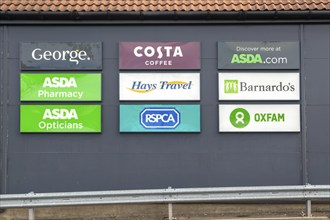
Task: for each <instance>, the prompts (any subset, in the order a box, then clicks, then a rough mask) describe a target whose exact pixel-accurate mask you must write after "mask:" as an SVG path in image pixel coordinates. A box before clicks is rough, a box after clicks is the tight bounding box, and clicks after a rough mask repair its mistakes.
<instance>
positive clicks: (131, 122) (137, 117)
mask: <svg viewBox="0 0 330 220" xmlns="http://www.w3.org/2000/svg"><path fill="white" fill-rule="evenodd" d="M200 131H201V129H200V105H151V104H150V105H120V132H200Z"/></svg>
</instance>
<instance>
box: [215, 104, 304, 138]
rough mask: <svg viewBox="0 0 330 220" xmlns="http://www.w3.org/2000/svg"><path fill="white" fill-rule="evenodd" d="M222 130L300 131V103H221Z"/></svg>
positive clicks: (220, 123) (220, 124) (220, 121)
mask: <svg viewBox="0 0 330 220" xmlns="http://www.w3.org/2000/svg"><path fill="white" fill-rule="evenodd" d="M219 131H220V132H300V105H299V104H294V105H286V104H283V105H257V104H255V105H226V104H223V105H222V104H221V105H219Z"/></svg>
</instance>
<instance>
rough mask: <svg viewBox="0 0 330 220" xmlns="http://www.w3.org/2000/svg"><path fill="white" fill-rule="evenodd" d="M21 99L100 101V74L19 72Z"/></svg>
mask: <svg viewBox="0 0 330 220" xmlns="http://www.w3.org/2000/svg"><path fill="white" fill-rule="evenodd" d="M21 101H101V74H99V73H91V74H88V73H86V74H85V73H84V74H80V73H74V74H69V73H46V74H43V73H42V74H41V73H21Z"/></svg>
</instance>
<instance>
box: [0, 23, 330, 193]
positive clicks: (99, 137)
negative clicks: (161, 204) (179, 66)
mask: <svg viewBox="0 0 330 220" xmlns="http://www.w3.org/2000/svg"><path fill="white" fill-rule="evenodd" d="M0 31H1V33H0V39H1V41H0V45H1V48H2V50H4V51H5V53H4V54H2V55H1V56H2V58H3V61H1V65H2V66H1V68H0V70H1V80H2V81H1V84H2V86H3V87H4V88H3V90H2V91H1V92H2V94H1V101H2V102H1V107H2V108H1V114H2V116H3V117H4V118H2V122H1V123H2V124H3V125H4V128H3V129H2V134H1V138H2V140H1V141H2V142H1V144H2V145H1V153H2V156H1V163H2V165H3V166H2V169H1V178H2V179H1V181H0V182H1V184H2V185H1V186H2V193H26V192H30V191H34V192H56V191H83V190H116V189H141V188H165V187H168V186H172V187H213V186H214V187H221V186H258V185H293V184H303V183H304V182H305V181H304V177H307V179H308V180H307V181H308V182H309V183H311V184H330V180H329V178H330V177H329V172H330V170H329V167H330V166H329V165H330V164H329V163H330V162H329V161H330V159H329V157H330V156H329V154H330V151H329V133H330V131H329V127H330V125H329V123H330V122H329V120H330V119H329V117H330V116H329V115H330V107H329V102H330V100H329V83H330V82H329V66H330V56H329V50H330V49H329V48H330V42H329V39H330V25H328V24H323V25H316V24H310V25H275V24H272V25H271V24H269V25H267V24H264V25H251V24H250V25H145V26H143V25H116V26H110V25H109V26H106V25H103V26H97V25H93V26H92V25H91V26H83V25H80V26H60V25H56V26H55V25H49V26H48V25H42V26H32V25H23V26H19V25H15V26H7V27H0ZM22 41H24V42H47V41H48V42H70V41H71V42H72V41H73V42H74V41H101V42H103V58H104V60H103V71H102V74H103V101H102V106H103V114H102V121H103V125H102V126H103V132H102V134H20V133H19V104H20V101H19V73H20V70H19V42H22ZM120 41H200V42H201V50H202V53H201V55H202V68H201V101H200V104H201V126H202V132H201V133H197V134H196V133H194V134H185V133H176V134H173V133H172V134H170V133H166V134H155V133H145V134H141V133H139V134H136V133H135V134H120V133H119V119H118V116H119V112H118V111H119V101H118V100H119V92H118V85H119V82H118V79H119V75H118V74H119V70H118V54H119V51H118V45H119V42H120ZM217 41H300V42H301V56H302V64H301V87H302V88H301V89H302V94H301V97H302V98H301V101H300V103H302V104H303V106H302V107H301V108H302V115H303V116H302V117H303V119H304V121H305V122H306V124H302V132H301V133H219V132H218V104H219V102H218V91H217V90H218V84H217V77H218V74H217V72H218V70H217ZM6 48H8V52H9V53H8V54H6V50H7V49H6ZM4 63H5V65H4ZM7 78H8V81H3V80H6V79H7ZM7 94H8V96H7ZM153 103H157V102H153ZM296 103H299V102H296ZM7 117H8V118H7ZM6 119H8V121H7V120H6ZM305 126H306V127H305ZM7 128H8V138H7V135H6V133H5V132H4V131H6V130H7ZM304 134H306V135H307V136H306V139H305V138H304ZM7 142H8V143H7ZM304 143H306V146H307V148H306V152H307V156H306V155H305V153H304V149H305V148H304ZM305 156H306V159H307V166H306V164H304V161H305V160H304V157H305ZM6 160H8V161H7V163H6ZM4 165H6V166H4ZM304 168H306V169H305V170H306V173H304ZM5 170H6V171H7V172H5ZM5 173H7V178H5V177H4V176H5ZM306 174H307V176H306Z"/></svg>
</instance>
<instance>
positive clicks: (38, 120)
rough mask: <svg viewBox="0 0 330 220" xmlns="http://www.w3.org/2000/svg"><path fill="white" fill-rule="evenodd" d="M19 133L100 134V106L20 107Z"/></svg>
mask: <svg viewBox="0 0 330 220" xmlns="http://www.w3.org/2000/svg"><path fill="white" fill-rule="evenodd" d="M20 131H21V132H22V133H23V132H41V133H48V132H64V133H71V132H87V133H94V132H101V105H21V106H20Z"/></svg>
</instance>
